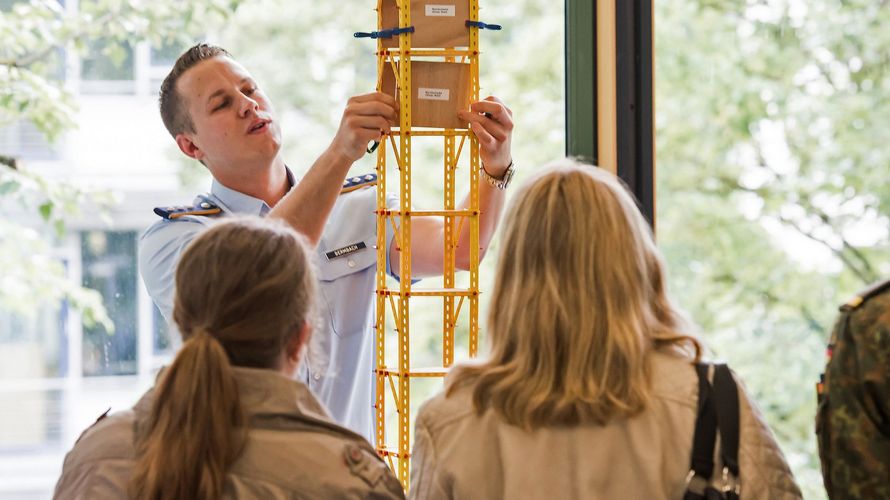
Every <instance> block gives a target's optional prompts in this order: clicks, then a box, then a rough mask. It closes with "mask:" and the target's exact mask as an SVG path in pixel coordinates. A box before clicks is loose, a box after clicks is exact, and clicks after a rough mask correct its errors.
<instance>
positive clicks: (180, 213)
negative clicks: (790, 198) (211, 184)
mask: <svg viewBox="0 0 890 500" xmlns="http://www.w3.org/2000/svg"><path fill="white" fill-rule="evenodd" d="M220 212H222V209H221V208H219V207H218V206H216V205H214V204H213V203H211V202H209V201H207V200H204V201H202V202H201V203H198V204H197V205H187V206H175V207H156V208H155V213H156V214H158V215H159V216H161V217H163V218H165V219H167V220H173V219H178V218H180V217H185V216H186V215H205V216H207V215H216V214H218V213H220Z"/></svg>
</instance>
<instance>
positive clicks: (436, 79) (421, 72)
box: [381, 61, 470, 129]
mask: <svg viewBox="0 0 890 500" xmlns="http://www.w3.org/2000/svg"><path fill="white" fill-rule="evenodd" d="M411 83H412V85H413V86H414V89H412V93H411V126H412V127H431V128H456V129H464V128H467V122H465V121H463V120H461V119H460V118H458V117H457V112H458V111H459V110H461V109H469V107H470V65H469V64H461V63H446V62H428V61H412V62H411ZM381 91H382V92H384V93H386V94H389V95H391V96H393V97H394V98H395V99H396V100H398V99H399V93H398V89H397V85H396V76H395V74H394V73H393V71H392V66H391V65H390V66H388V67H387V68H386V70H385V71H384V72H383V80H382V85H381Z"/></svg>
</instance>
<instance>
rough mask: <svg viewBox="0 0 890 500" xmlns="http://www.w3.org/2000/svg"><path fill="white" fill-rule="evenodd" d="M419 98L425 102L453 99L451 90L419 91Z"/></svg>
mask: <svg viewBox="0 0 890 500" xmlns="http://www.w3.org/2000/svg"><path fill="white" fill-rule="evenodd" d="M417 98H418V99H423V100H425V101H448V100H450V99H451V90H450V89H425V88H423V87H420V88H419V89H417Z"/></svg>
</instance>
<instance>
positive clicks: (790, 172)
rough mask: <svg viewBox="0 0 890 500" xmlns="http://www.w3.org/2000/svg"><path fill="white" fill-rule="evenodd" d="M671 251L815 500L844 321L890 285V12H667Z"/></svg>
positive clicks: (694, 0) (778, 8) (741, 6)
mask: <svg viewBox="0 0 890 500" xmlns="http://www.w3.org/2000/svg"><path fill="white" fill-rule="evenodd" d="M655 6H656V11H657V12H656V33H657V40H656V66H657V99H656V110H657V113H656V114H657V147H658V167H659V169H658V201H659V204H658V235H659V242H660V244H661V246H662V248H663V249H664V251H665V252H666V254H667V257H668V260H669V262H670V268H671V270H672V274H673V275H672V285H673V286H672V287H673V290H674V294H675V296H676V297H677V298H678V300H679V302H681V303H682V305H683V306H684V307H685V308H686V309H687V310H689V311H690V312H691V314H692V316H693V317H694V318H695V320H696V321H697V323H698V324H699V325H700V326H701V329H702V336H703V337H704V338H705V339H706V340H707V342H708V344H709V345H710V346H711V347H712V348H713V350H714V351H715V352H716V354H717V355H719V356H720V357H722V358H724V359H727V360H728V361H729V362H730V363H731V364H732V366H733V367H734V368H735V369H736V370H737V371H738V372H740V373H741V375H742V376H743V378H744V379H745V380H746V382H747V384H748V389H749V390H750V391H751V392H752V393H753V394H754V396H755V398H756V399H757V400H758V401H759V403H760V405H761V408H762V409H763V410H764V413H765V414H766V416H767V419H768V420H769V422H770V424H771V425H772V426H773V429H774V430H775V431H776V433H777V435H778V438H779V440H780V442H781V443H782V445H783V449H784V450H785V452H786V454H787V455H788V456H789V459H790V461H791V462H792V465H793V467H794V470H795V472H796V474H797V477H798V479H799V480H800V482H801V483H802V485H803V486H804V488H805V496H806V497H807V498H818V497H821V496H824V492H823V491H822V489H821V477H820V475H819V466H818V457H817V455H816V452H815V438H814V436H813V417H814V414H815V395H814V383H815V381H816V380H817V378H818V374H819V372H820V371H821V368H822V366H823V365H824V361H825V358H824V344H825V341H826V339H827V335H828V331H829V330H830V328H831V325H832V321H833V318H834V316H835V314H836V312H837V305H838V304H840V303H841V302H843V301H844V300H845V299H846V298H847V297H848V296H849V295H850V294H852V293H855V292H856V291H857V289H859V288H862V287H864V286H865V285H866V284H868V283H869V282H872V281H875V280H877V279H879V278H881V277H882V276H883V277H887V276H890V266H888V263H890V237H888V227H890V219H888V216H890V183H888V182H887V181H886V179H887V178H888V177H890V166H888V165H890V149H888V148H887V145H886V139H883V138H882V136H883V135H885V132H884V131H885V130H886V129H887V127H888V125H890V118H888V117H890V113H888V112H890V102H888V100H887V99H886V94H887V91H888V89H890V78H888V69H890V60H888V58H887V53H888V52H890V35H888V31H887V30H886V25H887V23H888V22H890V9H887V8H886V5H885V4H884V2H868V1H862V0H859V1H849V2H839V1H837V0H815V1H807V2H801V1H795V0H771V1H769V2H766V1H743V0H732V1H720V2H716V1H711V0H680V1H674V2H655Z"/></svg>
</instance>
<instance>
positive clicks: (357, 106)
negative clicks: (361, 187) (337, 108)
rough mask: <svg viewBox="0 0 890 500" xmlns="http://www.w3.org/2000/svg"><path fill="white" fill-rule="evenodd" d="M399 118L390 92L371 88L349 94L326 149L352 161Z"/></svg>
mask: <svg viewBox="0 0 890 500" xmlns="http://www.w3.org/2000/svg"><path fill="white" fill-rule="evenodd" d="M398 119H399V115H398V103H397V102H396V101H395V99H393V98H392V97H391V96H389V95H386V94H383V93H381V92H372V93H370V94H363V95H359V96H355V97H352V98H350V99H349V101H348V102H347V103H346V110H345V111H343V118H342V119H341V120H340V128H339V129H338V130H337V135H336V136H334V140H333V141H332V142H331V146H330V148H329V149H330V150H331V152H334V153H337V154H340V155H343V156H344V157H345V158H346V159H348V160H349V162H350V163H352V162H355V161H356V160H358V159H359V158H361V157H362V156H364V154H365V152H366V151H367V148H368V143H369V142H371V141H379V140H382V137H383V134H384V133H387V132H389V131H390V125H391V124H394V123H396V122H397V121H398Z"/></svg>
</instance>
